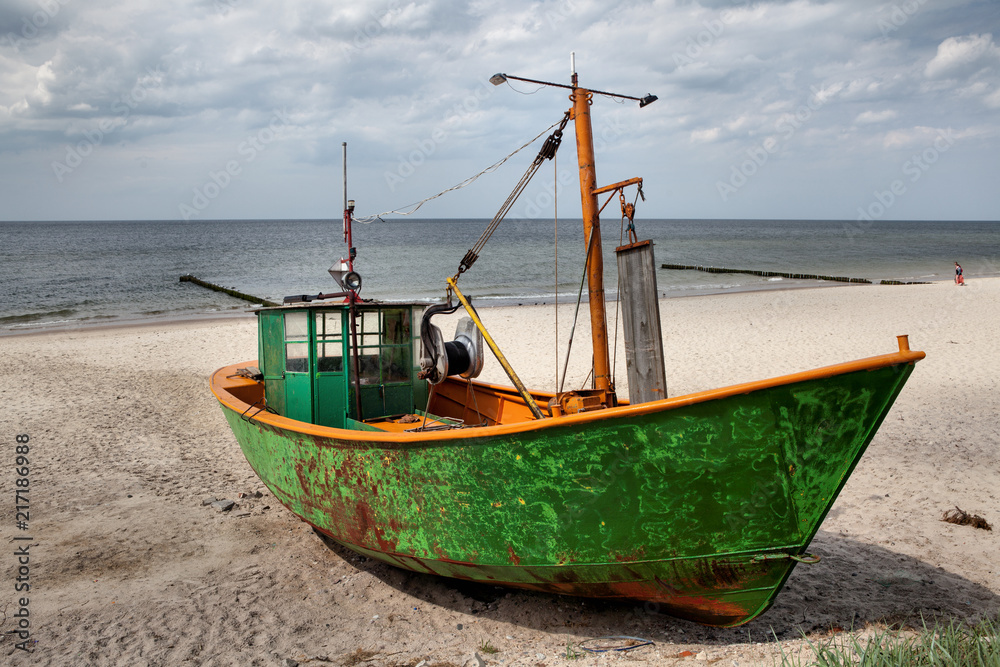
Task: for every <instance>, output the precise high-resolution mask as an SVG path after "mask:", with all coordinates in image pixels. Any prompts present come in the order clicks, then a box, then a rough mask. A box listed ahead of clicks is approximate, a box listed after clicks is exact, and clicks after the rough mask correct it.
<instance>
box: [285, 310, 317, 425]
mask: <svg viewBox="0 0 1000 667" xmlns="http://www.w3.org/2000/svg"><path fill="white" fill-rule="evenodd" d="M311 365H312V364H311V363H310V356H309V312H308V311H305V310H300V311H295V312H290V313H285V416H286V417H288V418H289V419H297V420H298V421H304V422H308V423H312V422H313V400H312V378H311V377H310V375H311V373H310V367H311Z"/></svg>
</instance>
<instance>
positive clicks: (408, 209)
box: [354, 121, 565, 225]
mask: <svg viewBox="0 0 1000 667" xmlns="http://www.w3.org/2000/svg"><path fill="white" fill-rule="evenodd" d="M560 122H562V123H563V124H564V125H565V121H557V122H555V123H552V124H551V125H549V126H548V127H547V128H545V129H544V130H542V131H541V132H539V133H538V134H537V135H536V136H535V138H534V139H532V140H531V141H529V142H528V143H526V144H524V145H522V146H521V147H519V148H517V149H515V150H514V152H512V153H510V154H509V155H507V157H505V158H503V159H502V160H500V161H498V162H494V163H493V164H491V165H490V166H488V167H486V169H483V170H482V171H481V172H479V173H478V174H475V175H473V176H469V177H468V178H467V179H465V180H464V181H462V182H461V183H459V184H458V185H454V186H452V187H450V188H448V189H447V190H442V191H441V192H439V193H437V194H436V195H432V196H430V197H427V198H426V199H421V200H420V201H418V202H415V203H413V204H410V205H409V206H404V207H402V208H400V209H396V210H393V211H383V212H382V213H375V214H374V215H366V216H363V217H356V218H354V222H360V223H363V224H366V225H367V224H369V223H372V222H374V221H376V220H381V219H382V216H383V215H412V214H414V213H416V212H417V209H419V208H420V207H421V206H423V205H424V204H426V203H427V202H429V201H431V200H432V199H437V198H438V197H440V196H442V195H446V194H448V193H449V192H452V191H454V190H460V189H462V188H464V187H466V186H467V185H472V184H473V183H474V182H475V181H476V179H478V178H479V177H480V176H482V175H484V174H488V173H490V172H493V171H496V170H497V169H499V168H500V166H501V165H502V164H503V163H504V162H506V161H507V160H509V159H510V158H512V157H514V156H515V155H517V154H518V153H520V152H521V151H522V150H524V149H525V148H527V147H528V146H530V145H531V144H533V143H535V141H536V140H537V139H538V138H539V137H541V136H542V135H543V134H545V133H546V132H548V131H549V130H551V129H552V128H553V127H555V126H556V125H559V123H560Z"/></svg>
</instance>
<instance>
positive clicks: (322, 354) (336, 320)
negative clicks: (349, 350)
mask: <svg viewBox="0 0 1000 667" xmlns="http://www.w3.org/2000/svg"><path fill="white" fill-rule="evenodd" d="M314 315H315V328H316V370H318V371H319V372H320V373H342V372H343V371H344V340H343V331H342V329H343V327H342V322H341V313H340V311H334V312H316V313H314Z"/></svg>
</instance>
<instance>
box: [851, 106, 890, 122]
mask: <svg viewBox="0 0 1000 667" xmlns="http://www.w3.org/2000/svg"><path fill="white" fill-rule="evenodd" d="M898 117H899V113H898V112H896V111H893V110H892V109H884V110H882V111H862V112H861V113H859V114H858V116H857V118H855V119H854V122H855V123H858V124H859V125H871V124H874V123H884V122H885V121H887V120H894V119H895V118H898Z"/></svg>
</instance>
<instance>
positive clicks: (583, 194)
mask: <svg viewBox="0 0 1000 667" xmlns="http://www.w3.org/2000/svg"><path fill="white" fill-rule="evenodd" d="M592 97H593V94H592V93H591V92H590V91H589V90H587V89H586V88H580V87H579V86H578V85H577V76H576V72H573V94H572V96H571V99H572V100H573V121H574V124H575V126H576V156H577V161H578V162H579V164H580V198H581V205H582V212H583V232H584V239H585V241H586V243H587V248H588V252H587V260H586V261H587V287H588V289H589V294H590V329H591V336H592V337H593V344H594V387H595V388H597V389H598V390H600V391H603V392H605V393H606V394H611V396H609V397H607V398H608V399H610V400H606V401H604V403H605V405H607V406H609V407H610V406H611V405H614V398H613V396H614V391H615V388H614V386H613V385H612V383H611V361H610V357H609V355H608V325H607V316H606V314H605V309H604V255H603V253H602V251H601V218H600V212H599V209H598V204H597V193H596V192H595V190H596V188H597V170H596V169H595V167H594V131H593V127H592V124H591V122H590V104H591V99H592Z"/></svg>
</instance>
